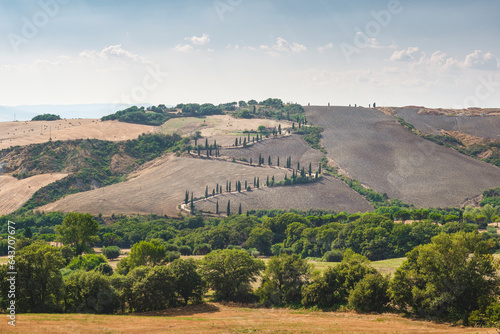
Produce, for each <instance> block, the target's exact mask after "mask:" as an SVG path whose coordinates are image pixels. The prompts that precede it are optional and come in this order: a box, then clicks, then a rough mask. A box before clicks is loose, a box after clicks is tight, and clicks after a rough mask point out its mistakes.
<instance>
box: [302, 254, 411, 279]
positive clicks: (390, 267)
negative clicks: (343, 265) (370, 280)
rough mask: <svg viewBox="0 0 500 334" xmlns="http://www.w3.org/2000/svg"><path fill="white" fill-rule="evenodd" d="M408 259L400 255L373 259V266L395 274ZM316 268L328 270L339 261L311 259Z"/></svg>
mask: <svg viewBox="0 0 500 334" xmlns="http://www.w3.org/2000/svg"><path fill="white" fill-rule="evenodd" d="M405 260H406V258H405V257H400V258H396V259H388V260H381V261H372V262H371V265H372V267H373V268H375V269H377V270H378V271H379V272H380V273H381V274H382V275H387V274H390V275H393V274H394V272H395V271H396V269H398V268H399V267H400V266H401V265H402V264H403V262H404V261H405ZM310 263H311V264H312V265H313V266H314V268H315V269H319V270H321V271H323V270H326V269H327V268H329V267H334V266H336V265H337V264H338V263H337V262H316V261H311V262H310Z"/></svg>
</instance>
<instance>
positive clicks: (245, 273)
mask: <svg viewBox="0 0 500 334" xmlns="http://www.w3.org/2000/svg"><path fill="white" fill-rule="evenodd" d="M264 269H265V265H264V262H263V261H262V260H259V259H254V258H253V257H252V256H251V255H250V254H248V252H246V251H244V250H238V249H226V250H216V251H213V252H211V253H209V254H208V255H207V256H205V257H204V258H203V260H201V262H200V273H201V275H202V277H203V278H204V279H205V281H206V282H207V283H208V285H209V286H210V287H211V288H212V289H214V291H215V294H214V298H215V300H224V301H245V300H248V298H249V295H250V291H251V285H250V284H251V283H252V282H255V281H256V280H257V275H258V274H259V273H260V272H261V271H263V270H264Z"/></svg>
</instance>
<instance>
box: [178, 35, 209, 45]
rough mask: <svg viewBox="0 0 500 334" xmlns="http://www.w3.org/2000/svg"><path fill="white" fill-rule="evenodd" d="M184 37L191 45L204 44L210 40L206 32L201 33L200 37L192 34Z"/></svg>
mask: <svg viewBox="0 0 500 334" xmlns="http://www.w3.org/2000/svg"><path fill="white" fill-rule="evenodd" d="M184 39H185V40H186V41H190V42H191V43H192V44H193V45H205V44H208V43H209V42H210V37H209V36H208V35H207V34H203V35H202V36H201V37H197V36H192V37H186V38H184Z"/></svg>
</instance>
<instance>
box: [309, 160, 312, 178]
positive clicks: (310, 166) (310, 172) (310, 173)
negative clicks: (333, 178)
mask: <svg viewBox="0 0 500 334" xmlns="http://www.w3.org/2000/svg"><path fill="white" fill-rule="evenodd" d="M311 175H312V165H311V163H309V176H311Z"/></svg>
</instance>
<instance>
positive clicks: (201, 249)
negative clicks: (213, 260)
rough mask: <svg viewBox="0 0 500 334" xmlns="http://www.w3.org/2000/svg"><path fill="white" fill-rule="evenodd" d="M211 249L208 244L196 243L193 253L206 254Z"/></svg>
mask: <svg viewBox="0 0 500 334" xmlns="http://www.w3.org/2000/svg"><path fill="white" fill-rule="evenodd" d="M211 251H212V247H211V246H210V245H209V244H198V245H196V246H194V251H193V253H194V255H207V254H208V253H210V252H211Z"/></svg>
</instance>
